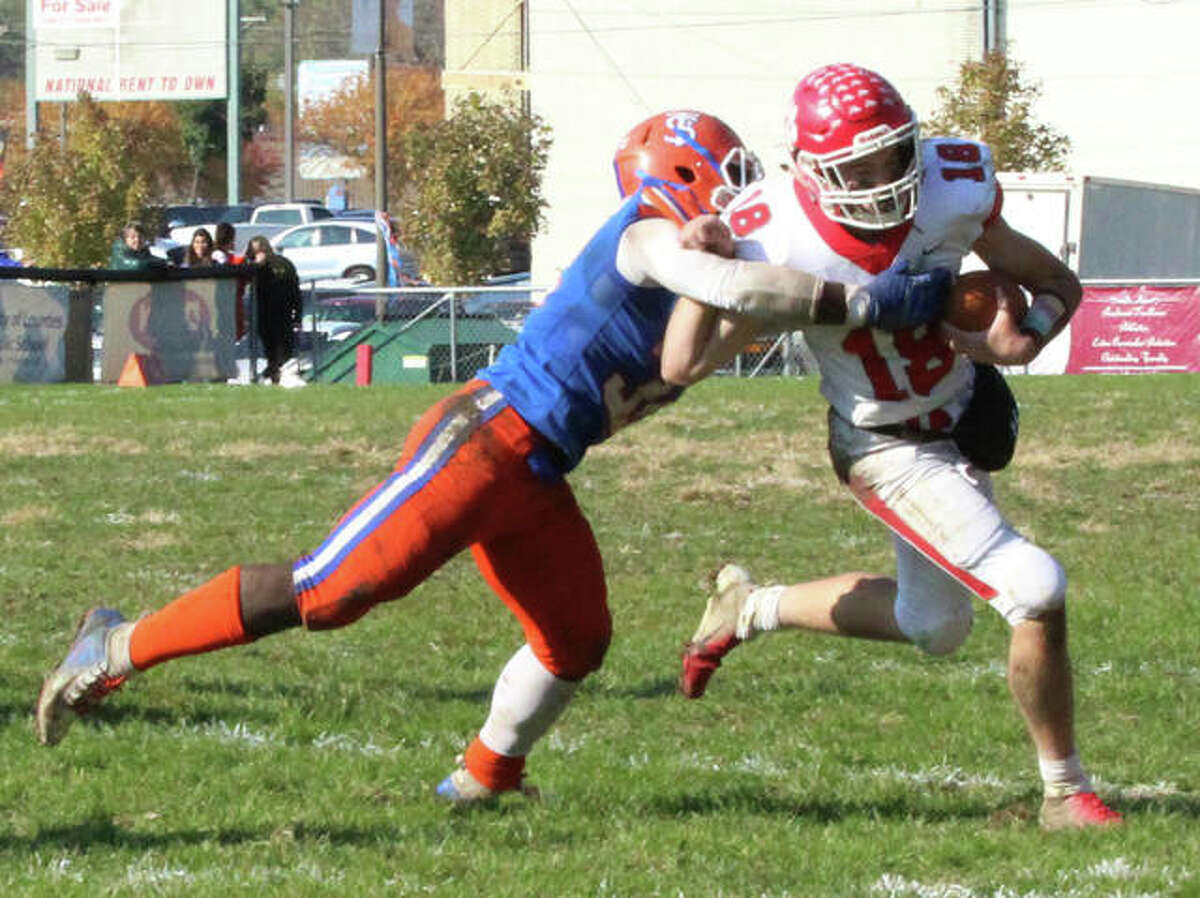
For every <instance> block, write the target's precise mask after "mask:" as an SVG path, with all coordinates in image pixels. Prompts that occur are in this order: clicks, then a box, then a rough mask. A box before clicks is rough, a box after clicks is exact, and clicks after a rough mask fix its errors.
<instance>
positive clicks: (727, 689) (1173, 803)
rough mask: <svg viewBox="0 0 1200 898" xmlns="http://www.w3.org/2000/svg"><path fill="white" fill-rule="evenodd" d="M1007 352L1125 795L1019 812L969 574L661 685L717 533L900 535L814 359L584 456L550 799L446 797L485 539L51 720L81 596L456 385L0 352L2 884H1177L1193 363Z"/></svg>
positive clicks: (483, 604) (1034, 500) (350, 485)
mask: <svg viewBox="0 0 1200 898" xmlns="http://www.w3.org/2000/svg"><path fill="white" fill-rule="evenodd" d="M1013 386H1014V389H1015V391H1016V392H1017V395H1018V398H1019V399H1020V400H1021V403H1022V408H1023V414H1024V418H1023V431H1024V433H1023V437H1022V442H1021V445H1020V446H1019V448H1018V453H1017V458H1016V461H1015V463H1014V466H1013V467H1012V469H1010V471H1007V472H1004V473H1003V474H1001V475H999V476H998V477H997V492H998V494H999V496H1000V500H1001V505H1002V507H1004V508H1005V510H1006V512H1007V513H1008V514H1009V516H1010V517H1011V518H1012V520H1013V521H1014V522H1016V523H1017V524H1018V525H1019V526H1021V527H1022V528H1023V529H1024V530H1025V531H1026V532H1028V533H1029V534H1030V535H1031V536H1033V537H1035V538H1036V539H1037V540H1038V541H1039V542H1040V543H1041V544H1042V545H1044V546H1046V547H1047V548H1048V549H1050V550H1051V551H1052V552H1054V553H1055V555H1056V556H1057V557H1058V558H1059V559H1060V560H1061V561H1062V562H1063V563H1064V565H1065V566H1066V568H1067V570H1068V572H1069V574H1070V577H1071V584H1072V585H1071V595H1070V599H1069V603H1070V604H1069V607H1070V613H1071V637H1072V654H1073V658H1074V663H1075V668H1076V672H1077V702H1078V706H1079V715H1078V716H1079V739H1080V743H1081V749H1082V753H1083V757H1084V761H1085V763H1086V764H1087V765H1088V766H1089V767H1090V769H1091V770H1092V772H1093V773H1094V774H1095V775H1096V777H1097V778H1098V784H1099V786H1100V791H1101V792H1102V794H1104V795H1106V796H1107V797H1109V798H1110V799H1111V800H1112V801H1113V802H1114V803H1115V804H1116V805H1117V806H1118V807H1119V808H1120V809H1121V810H1123V811H1124V812H1126V814H1127V818H1128V823H1129V825H1128V826H1126V827H1124V828H1122V829H1120V830H1114V831H1105V832H1085V833H1072V834H1060V833H1055V834H1049V835H1047V834H1043V833H1041V832H1040V831H1039V830H1038V828H1037V826H1036V822H1035V819H1034V818H1035V816H1036V809H1037V805H1038V801H1039V783H1038V781H1037V775H1036V770H1035V764H1034V756H1033V751H1032V749H1031V747H1030V745H1029V743H1028V741H1027V739H1026V737H1025V735H1024V731H1023V728H1022V727H1021V725H1020V723H1019V721H1018V718H1017V713H1016V711H1015V710H1014V708H1013V706H1012V703H1011V701H1010V699H1009V697H1008V694H1007V689H1006V685H1005V681H1004V675H1003V664H1004V657H1005V651H1006V645H1007V635H1008V634H1007V628H1006V626H1005V625H1004V624H1003V622H1002V621H1001V620H1000V619H999V617H998V616H997V615H994V614H992V613H991V612H989V611H987V610H986V609H985V608H982V607H980V609H979V614H978V619H977V623H976V627H975V631H974V633H973V634H972V637H971V639H970V640H969V641H968V642H967V644H966V645H965V646H964V647H963V649H962V650H960V651H959V652H958V653H957V654H955V655H953V656H951V657H949V658H943V659H930V658H926V657H923V656H921V655H919V654H918V653H917V652H915V651H914V650H912V649H909V648H907V647H904V646H896V645H882V644H875V643H860V642H853V641H849V640H835V639H829V638H821V637H816V636H812V635H807V634H798V633H785V634H779V635H775V636H769V637H764V638H762V639H760V640H758V641H756V642H755V643H754V644H753V645H751V646H748V647H745V648H743V649H739V650H738V651H737V652H735V653H734V654H733V655H731V656H730V658H729V659H728V661H727V662H726V664H725V666H724V667H723V668H722V670H721V671H720V673H719V674H718V675H717V677H716V679H715V680H714V682H713V685H712V686H711V688H710V691H709V695H708V696H707V697H706V698H705V699H704V700H703V701H699V702H687V701H684V700H683V699H681V698H679V697H678V696H677V695H675V694H674V691H673V690H674V681H675V677H676V673H677V664H678V649H679V646H680V644H681V643H682V642H683V641H684V640H685V639H686V638H687V637H688V635H690V633H691V630H692V629H693V627H694V625H695V621H696V619H697V617H698V615H699V612H700V610H701V608H702V607H703V600H704V596H703V580H704V578H705V576H706V575H707V574H708V573H709V572H711V571H712V570H713V569H714V568H715V567H716V566H717V565H718V564H720V563H721V562H723V561H727V560H737V561H740V562H742V563H744V564H746V565H747V566H748V567H749V568H750V569H751V571H753V572H754V573H755V574H756V575H757V576H758V577H759V578H760V579H763V580H780V581H783V580H799V579H807V578H810V577H815V576H819V575H824V574H829V573H835V572H837V571H839V570H844V569H851V568H855V569H875V570H881V571H884V572H890V570H891V557H890V549H889V543H888V539H887V537H886V535H885V532H884V531H883V530H882V528H881V527H879V526H878V525H877V524H875V523H874V522H873V521H872V520H870V519H869V518H868V516H867V515H866V514H865V513H863V512H861V511H859V510H858V509H857V508H856V507H855V506H854V504H853V502H852V501H851V500H850V499H849V498H848V496H847V495H845V494H843V493H842V491H841V490H840V488H839V487H838V485H837V483H836V481H835V479H834V477H833V475H832V473H831V472H830V471H829V468H828V462H827V460H826V458H825V451H824V414H823V411H824V408H823V402H822V400H821V399H820V397H819V395H818V394H817V392H816V385H815V383H814V382H812V381H811V380H805V381H798V382H797V381H792V382H781V381H776V380H763V381H740V382H736V381H730V380H721V381H714V382H711V383H707V384H703V385H701V386H700V387H698V388H696V389H694V390H692V391H691V392H690V393H689V394H688V395H687V396H685V397H684V399H683V400H682V401H681V402H680V403H679V404H677V405H676V406H674V407H672V408H670V409H668V410H666V411H664V412H662V413H660V414H659V415H657V416H655V417H653V418H651V419H649V420H647V421H645V422H643V423H641V424H639V425H638V426H637V427H634V428H632V429H631V430H629V431H627V432H624V433H622V434H620V435H618V436H617V437H616V438H615V439H614V440H613V441H611V443H610V444H609V445H607V446H605V447H602V448H601V449H599V450H596V451H594V452H593V453H592V454H591V455H590V456H589V458H588V459H587V460H586V461H585V462H584V464H583V466H582V467H581V468H580V469H579V470H578V471H577V472H575V473H574V474H573V475H572V477H571V480H572V483H573V484H574V487H575V489H576V492H577V495H578V497H579V499H580V502H581V503H582V505H583V506H584V508H585V510H586V511H587V513H588V515H589V518H590V519H591V521H592V523H593V526H594V528H595V530H596V534H597V538H598V540H599V542H600V546H601V549H602V550H603V552H604V555H605V559H606V565H607V570H608V574H609V584H610V603H611V606H612V610H613V615H614V620H615V627H616V634H615V637H614V640H613V644H612V648H611V650H610V652H609V655H608V659H607V662H606V664H605V667H604V669H603V670H601V671H600V672H599V673H597V674H596V675H594V676H593V677H592V678H590V679H589V680H588V681H587V682H586V683H585V684H584V686H583V688H582V689H581V691H580V694H579V696H578V698H577V700H576V701H575V703H574V704H573V705H572V707H571V708H570V710H569V711H568V712H567V714H566V716H565V717H564V718H563V720H562V721H561V722H560V724H559V725H558V726H557V727H556V728H555V729H554V730H553V731H552V733H551V735H550V736H549V737H548V738H547V739H546V740H545V741H544V742H543V744H541V745H539V747H538V748H537V749H535V751H534V753H533V755H532V756H531V758H530V763H529V772H530V778H531V779H532V780H533V781H534V782H536V783H537V784H538V785H539V786H540V787H541V788H542V790H543V792H544V793H546V800H545V801H543V802H542V803H537V804H534V803H530V802H527V801H524V800H522V799H519V798H509V799H506V800H505V801H504V802H503V803H502V804H501V806H500V807H499V808H498V809H493V810H476V811H469V812H465V813H464V812H456V811H453V810H451V809H447V808H446V807H444V806H442V805H439V804H438V803H436V802H435V801H434V800H433V798H432V796H431V790H432V786H433V785H434V784H435V783H436V782H437V781H438V780H439V779H441V778H442V777H443V776H444V775H445V774H446V773H447V772H448V771H449V770H450V769H451V767H452V764H453V759H454V755H455V754H456V753H457V752H458V751H460V750H461V749H462V747H463V746H464V745H465V743H466V742H467V740H469V739H470V737H471V736H472V735H473V734H474V733H475V731H476V730H477V728H478V727H479V725H480V723H481V722H482V719H483V716H484V713H485V707H486V702H487V699H488V695H489V693H490V689H491V685H492V682H493V680H494V678H495V676H496V674H497V673H498V671H499V669H500V667H501V666H502V665H503V663H504V661H505V660H506V659H507V657H508V656H509V655H510V654H511V652H512V651H513V650H514V649H515V648H516V647H517V645H518V644H519V642H520V634H519V630H518V628H517V626H516V624H515V623H514V622H513V621H512V620H511V619H510V618H509V617H508V616H507V615H506V614H505V613H503V611H502V610H501V609H502V606H501V605H500V603H499V601H498V600H496V599H495V598H492V597H491V596H489V595H488V594H487V592H486V590H485V587H484V586H483V583H482V581H481V579H480V577H479V576H478V574H477V573H476V572H475V570H474V569H473V567H472V566H471V565H470V562H469V560H468V559H458V560H456V561H455V562H453V563H452V564H451V565H449V566H448V567H447V568H445V569H444V570H442V571H440V572H439V573H438V574H437V575H435V576H434V577H433V578H432V579H431V580H430V581H429V582H428V583H426V584H425V585H424V586H422V587H421V588H419V589H418V590H416V591H415V592H414V593H413V594H412V595H410V596H409V597H407V598H406V599H404V600H402V601H400V602H398V603H395V604H394V605H391V606H386V607H382V608H379V609H377V610H376V611H374V612H373V613H372V614H370V615H368V616H367V617H366V618H364V619H363V620H362V621H360V622H359V623H358V624H356V625H354V626H352V627H349V628H346V629H343V630H340V631H336V632H332V633H329V632H326V633H312V634H309V633H300V632H293V633H288V634H284V635H282V636H278V637H275V638H272V639H267V640H263V641H261V642H259V643H256V644H254V645H252V646H248V647H243V648H240V649H234V650H230V651H227V652H224V653H220V654H215V655H209V656H206V657H202V658H192V659H185V660H181V661H178V662H175V663H173V664H168V665H164V666H162V667H160V668H157V669H155V670H153V671H151V672H149V673H148V674H146V675H145V676H144V677H142V678H140V679H137V680H134V681H133V682H132V683H130V684H129V686H127V687H126V689H125V690H124V691H123V692H122V693H121V694H118V695H117V696H116V697H115V698H114V700H112V701H111V702H110V703H109V704H106V705H105V706H104V707H103V708H102V709H101V710H100V711H99V712H98V713H97V714H96V715H95V716H94V718H93V719H92V720H89V721H87V722H84V723H81V724H77V725H76V727H75V729H73V730H72V732H71V734H70V735H69V736H68V738H67V739H66V741H65V742H64V743H63V744H62V745H61V746H59V747H57V748H55V749H45V748H41V747H39V746H38V745H36V744H35V742H34V739H33V736H32V731H31V727H30V708H31V706H32V703H33V699H34V697H35V695H36V692H37V689H38V686H39V684H40V681H41V678H42V676H43V675H44V674H45V672H46V671H47V670H48V669H49V668H50V667H51V666H52V665H54V664H55V663H57V662H58V660H59V659H60V657H61V655H62V653H63V652H64V651H65V650H66V647H67V641H68V640H69V638H70V635H71V632H72V629H73V627H74V625H75V623H76V620H77V618H78V616H79V614H80V613H81V612H82V611H83V610H84V609H86V608H87V607H89V606H91V605H92V604H95V603H97V602H102V603H105V604H112V605H115V606H117V607H119V608H121V609H122V610H124V611H125V612H126V613H129V614H136V613H138V612H139V611H141V610H143V609H150V608H155V607H158V606H159V605H161V604H163V603H165V602H166V601H168V600H169V599H171V598H172V597H173V596H174V595H176V594H178V593H179V592H181V591H183V590H185V589H188V588H190V587H191V586H193V585H195V584H197V583H199V582H201V581H202V580H204V579H206V578H207V577H209V576H211V575H213V574H215V573H217V572H219V571H220V570H223V569H224V568H225V567H227V566H229V565H230V564H233V563H236V562H243V561H270V560H281V559H284V558H288V557H292V556H294V555H296V554H298V553H299V552H301V551H307V550H309V549H311V548H313V547H314V546H315V545H316V543H317V542H318V541H319V540H320V539H321V538H322V537H323V536H324V535H325V533H326V531H327V530H328V528H329V526H330V525H331V524H332V522H333V521H334V520H335V519H336V518H337V517H338V516H339V515H340V513H341V512H342V511H343V510H344V509H345V508H346V507H348V505H349V504H350V503H351V501H353V500H354V499H356V498H357V497H358V496H359V495H360V494H361V493H362V492H363V491H364V490H365V489H367V488H368V487H369V486H371V485H373V484H374V483H375V482H376V481H377V480H379V479H380V478H381V477H382V476H384V475H385V474H386V472H387V471H388V470H389V468H390V466H391V464H392V463H393V461H394V458H395V456H396V455H397V454H398V451H399V447H400V444H401V442H402V440H403V437H404V435H405V433H406V431H407V429H408V427H409V426H410V424H411V423H412V422H413V420H414V419H415V417H416V416H417V415H418V414H419V413H420V412H421V411H423V410H424V409H425V408H426V407H427V406H428V405H429V404H430V403H431V402H432V401H434V400H435V399H436V398H438V397H440V396H442V395H444V393H445V390H444V389H443V388H433V387H430V388H383V387H380V388H373V389H370V390H356V389H353V388H339V387H310V388H308V389H305V390H297V391H291V392H287V391H280V390H271V389H265V388H263V389H254V388H236V387H228V388H227V387H203V386H187V387H159V388H154V389H153V390H119V389H115V388H106V387H99V386H97V387H75V386H62V387H43V388H30V387H5V388H0V611H2V613H3V624H2V626H0V751H2V752H3V757H4V759H5V764H4V768H3V774H2V775H0V895H5V896H9V895H11V896H22V898H24V896H56V898H57V896H85V895H86V896H89V898H95V896H109V895H117V896H127V895H132V896H142V895H144V896H152V895H153V896H160V895H167V896H176V895H189V896H193V895H194V896H255V898H261V896H276V895H279V896H310V895H311V896H316V895H320V896H360V895H372V896H373V895H389V896H390V895H431V894H432V895H439V896H460V895H462V896H488V898H492V896H526V895H538V896H567V895H569V896H588V898H611V896H654V895H661V896H687V898H704V896H717V895H721V896H726V898H732V896H739V898H740V896H773V898H781V896H801V895H804V896H808V895H812V896H827V895H839V896H840V895H867V896H922V898H924V896H935V898H942V896H945V898H951V896H954V898H960V896H962V898H974V896H980V898H982V896H987V898H992V896H1005V898H1009V896H1011V898H1016V896H1050V895H1073V896H1074V895H1079V896H1082V895H1119V896H1135V895H1136V896H1151V895H1154V896H1159V895H1200V826H1198V825H1197V824H1198V821H1197V816H1198V815H1200V752H1198V751H1197V749H1196V746H1197V738H1198V735H1197V734H1198V733H1200V661H1198V660H1197V649H1196V645H1197V639H1196V636H1195V626H1194V617H1195V613H1196V608H1197V602H1196V599H1197V596H1198V590H1197V587H1196V583H1197V581H1198V579H1200V535H1198V533H1200V530H1198V528H1197V526H1196V522H1197V512H1198V511H1200V377H1195V376H1163V377H1159V376H1141V377H1130V378H1095V377H1060V378H1045V379H1043V378H1024V379H1016V380H1014V381H1013Z"/></svg>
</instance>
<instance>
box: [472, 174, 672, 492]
mask: <svg viewBox="0 0 1200 898" xmlns="http://www.w3.org/2000/svg"><path fill="white" fill-rule="evenodd" d="M639 202H640V197H639V196H638V195H636V194H635V195H634V196H632V197H630V198H629V199H628V200H627V201H626V202H625V203H624V204H623V205H622V206H621V208H620V209H619V210H617V213H616V214H615V215H614V216H613V217H612V218H610V219H609V220H608V221H607V222H606V223H605V224H604V226H603V227H602V228H600V230H599V231H597V232H596V235H595V236H594V237H592V239H591V241H590V242H589V243H588V245H587V246H586V247H584V249H583V251H582V252H581V253H580V254H579V256H578V257H577V258H576V259H575V261H574V262H572V263H571V265H570V267H569V268H567V270H566V271H564V272H563V275H562V280H561V283H560V284H559V285H558V287H557V288H556V289H555V290H554V291H553V292H551V293H549V294H548V295H547V296H546V301H545V303H544V304H543V305H542V306H541V308H539V309H537V310H536V311H535V312H533V314H531V315H530V316H529V318H528V319H527V320H526V322H525V326H524V328H523V329H522V330H521V334H520V336H519V337H518V338H517V342H516V343H514V344H512V345H511V346H506V347H505V348H504V350H503V351H502V352H501V353H500V355H499V357H498V358H497V359H496V362H495V364H493V365H491V366H490V367H488V368H485V369H483V370H482V371H480V372H479V375H478V376H479V377H480V378H482V379H483V380H486V381H488V382H489V383H490V384H491V385H492V386H494V387H495V388H496V389H497V390H499V391H500V392H501V393H502V394H503V395H504V397H505V398H506V399H507V400H508V403H509V404H510V405H511V406H512V407H513V408H514V409H516V410H517V412H518V413H519V414H520V415H521V417H522V418H524V419H525V420H526V421H527V422H528V423H529V424H530V426H532V427H533V428H534V429H535V430H537V431H538V432H539V433H541V434H542V436H544V437H546V438H547V439H548V440H550V441H551V442H552V443H553V444H554V445H555V446H557V447H558V448H559V449H560V450H562V453H563V455H564V456H565V465H564V466H563V469H564V470H570V469H571V468H573V467H575V465H577V464H579V461H580V459H582V458H583V454H584V453H585V452H586V451H587V448H588V446H591V445H593V444H595V443H599V442H602V441H603V440H605V439H607V438H608V437H609V436H611V435H612V434H613V433H614V432H615V431H617V430H618V429H620V428H621V427H624V426H625V425H626V424H629V423H631V422H633V421H636V420H638V419H639V418H642V417H644V416H646V415H648V414H650V413H651V412H653V411H656V410H657V409H658V408H660V407H661V406H663V405H666V404H668V403H670V402H674V401H675V400H676V399H678V398H679V396H680V394H681V393H682V392H683V388H682V387H673V386H669V385H668V384H666V383H664V382H663V380H662V379H661V377H660V376H659V355H660V352H661V349H662V339H663V334H664V333H665V332H666V329H667V319H668V318H669V317H670V315H671V309H672V308H674V305H675V294H674V293H672V292H671V291H669V290H665V289H663V288H662V287H654V288H648V287H635V286H634V285H633V284H631V283H629V281H627V280H626V279H625V278H624V277H622V276H621V274H620V273H619V272H618V271H617V246H618V244H619V243H620V240H621V235H622V234H623V233H624V232H625V229H626V228H628V227H629V226H630V225H631V224H633V223H634V222H635V221H637V220H638V214H639V213H638V205H639Z"/></svg>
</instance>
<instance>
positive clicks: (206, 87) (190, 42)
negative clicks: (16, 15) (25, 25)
mask: <svg viewBox="0 0 1200 898" xmlns="http://www.w3.org/2000/svg"><path fill="white" fill-rule="evenodd" d="M30 6H31V11H32V15H31V17H30V19H31V20H30V23H29V26H30V30H31V32H32V36H33V45H34V53H33V67H32V68H33V72H32V75H31V77H33V78H34V79H35V82H34V83H35V88H34V90H35V95H36V96H35V98H36V99H37V100H38V101H39V102H42V101H55V100H59V101H67V100H74V99H75V97H76V96H77V95H78V94H79V93H80V92H81V91H86V92H87V93H89V94H91V96H92V97H93V98H95V99H97V100H210V99H222V98H224V97H225V96H226V93H227V86H228V71H227V67H228V62H227V46H228V44H227V34H226V26H227V18H228V17H227V12H228V10H227V4H226V3H224V2H212V0H209V2H196V0H32V2H31V4H30Z"/></svg>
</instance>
